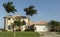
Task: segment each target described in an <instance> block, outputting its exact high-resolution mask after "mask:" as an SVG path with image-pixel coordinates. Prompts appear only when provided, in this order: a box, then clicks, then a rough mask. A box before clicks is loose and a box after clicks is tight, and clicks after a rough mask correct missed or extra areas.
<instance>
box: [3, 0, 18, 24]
mask: <svg viewBox="0 0 60 37" xmlns="http://www.w3.org/2000/svg"><path fill="white" fill-rule="evenodd" d="M3 7H4V9H5V10H6V16H7V18H6V22H7V24H8V13H15V12H16V11H17V10H16V9H15V7H14V6H13V2H10V1H9V2H7V3H3Z"/></svg>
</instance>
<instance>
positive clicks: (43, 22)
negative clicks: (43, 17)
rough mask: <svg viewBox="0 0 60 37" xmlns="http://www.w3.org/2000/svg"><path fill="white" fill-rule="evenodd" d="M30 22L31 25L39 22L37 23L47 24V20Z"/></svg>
mask: <svg viewBox="0 0 60 37" xmlns="http://www.w3.org/2000/svg"><path fill="white" fill-rule="evenodd" d="M30 24H31V25H33V24H37V25H45V24H47V22H45V21H39V22H30Z"/></svg>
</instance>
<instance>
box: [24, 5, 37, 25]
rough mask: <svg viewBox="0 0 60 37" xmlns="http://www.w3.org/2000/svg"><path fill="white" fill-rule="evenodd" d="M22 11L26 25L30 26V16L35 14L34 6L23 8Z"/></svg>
mask: <svg viewBox="0 0 60 37" xmlns="http://www.w3.org/2000/svg"><path fill="white" fill-rule="evenodd" d="M24 11H25V12H26V15H27V16H28V25H30V16H33V15H34V14H37V10H36V9H35V6H33V5H31V6H29V7H28V8H24Z"/></svg>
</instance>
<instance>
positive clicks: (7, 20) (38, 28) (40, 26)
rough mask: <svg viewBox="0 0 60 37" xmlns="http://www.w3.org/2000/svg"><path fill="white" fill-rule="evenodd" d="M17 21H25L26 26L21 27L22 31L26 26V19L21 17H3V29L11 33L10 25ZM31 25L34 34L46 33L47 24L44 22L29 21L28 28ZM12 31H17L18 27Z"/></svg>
mask: <svg viewBox="0 0 60 37" xmlns="http://www.w3.org/2000/svg"><path fill="white" fill-rule="evenodd" d="M17 19H21V21H25V23H26V24H25V25H24V26H21V31H24V30H25V29H26V27H27V26H28V18H27V17H26V16H21V15H14V16H11V15H9V16H8V17H4V29H5V30H7V31H13V27H12V23H13V22H14V20H17ZM33 24H34V25H35V32H47V31H48V26H47V22H45V21H39V22H31V21H30V25H29V26H31V25H33ZM27 28H28V27H27ZM14 29H15V30H16V29H18V27H17V26H16V27H15V28H14Z"/></svg>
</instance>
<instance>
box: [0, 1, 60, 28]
mask: <svg viewBox="0 0 60 37" xmlns="http://www.w3.org/2000/svg"><path fill="white" fill-rule="evenodd" d="M8 1H9V0H0V28H4V18H3V17H4V16H6V11H5V9H4V8H3V6H2V4H3V3H5V2H8ZM10 1H13V5H14V6H15V8H16V9H17V12H16V14H13V13H10V14H12V15H17V14H18V15H22V16H26V15H25V11H24V8H26V7H29V6H30V5H34V6H35V9H36V10H37V13H38V14H35V15H33V16H32V17H31V18H30V19H31V21H33V22H38V21H41V20H44V21H46V22H49V21H50V20H56V21H60V0H10Z"/></svg>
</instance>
